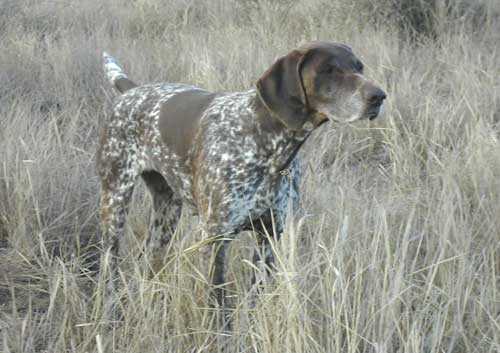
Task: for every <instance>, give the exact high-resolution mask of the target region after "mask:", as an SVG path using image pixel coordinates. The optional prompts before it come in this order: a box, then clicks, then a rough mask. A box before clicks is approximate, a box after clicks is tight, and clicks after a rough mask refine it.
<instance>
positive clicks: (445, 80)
mask: <svg viewBox="0 0 500 353" xmlns="http://www.w3.org/2000/svg"><path fill="white" fill-rule="evenodd" d="M499 14H500V4H499V3H498V2H497V1H495V0H480V1H472V0H457V1H451V0H449V1H436V2H430V1H426V0H425V1H424V0H417V1H413V2H411V1H407V0H405V1H401V2H397V1H395V0H383V1H371V0H360V1H357V2H351V1H347V0H334V1H322V0H309V1H301V2H292V1H287V0H279V1H271V0H246V1H244V0H240V1H229V0H213V1H208V0H192V1H187V0H186V1H184V0H172V1H159V0H150V1H144V0H141V1H139V0H137V1H133V2H132V1H130V2H125V1H119V0H111V1H107V2H99V1H97V0H82V1H66V0H61V1H56V0H39V1H35V0H17V1H15V0H0V83H1V84H0V336H1V343H0V347H1V348H0V351H2V352H6V353H7V352H82V353H83V352H99V353H100V352H113V351H116V352H217V351H220V349H221V346H220V345H219V344H218V342H217V334H216V332H215V331H214V324H213V322H214V317H215V315H214V312H213V310H212V309H210V307H209V306H208V304H207V302H208V299H207V296H208V290H207V289H208V285H207V283H206V281H205V279H204V276H203V269H204V267H205V264H203V263H201V261H200V259H199V256H198V252H197V251H190V250H191V249H192V247H193V246H194V245H195V244H196V243H197V241H198V240H199V235H200V234H199V231H198V228H197V222H196V220H193V219H191V218H190V217H189V215H188V214H185V215H183V218H182V220H181V222H180V226H179V228H178V230H177V232H176V236H175V240H174V241H173V242H172V246H171V249H170V250H169V253H168V254H166V258H167V262H166V266H165V269H164V271H163V272H162V273H160V274H159V275H158V276H157V277H156V278H153V279H149V278H148V277H147V276H146V275H144V273H143V272H144V271H143V268H144V263H143V261H141V260H140V259H139V256H140V254H141V251H142V242H143V239H144V237H145V234H146V232H147V228H148V222H149V216H150V200H149V197H148V196H147V194H146V193H145V189H144V187H143V186H142V185H141V186H140V187H139V188H138V189H137V191H136V192H135V194H134V202H133V205H132V209H131V211H130V215H129V221H128V226H127V235H126V244H127V245H126V249H125V252H124V257H125V260H124V262H123V264H122V271H123V272H122V274H123V276H122V280H123V286H122V294H123V305H124V307H123V310H122V311H123V314H124V320H123V322H122V323H121V324H120V325H118V326H117V327H116V328H115V329H114V330H113V331H111V332H108V331H106V330H105V326H106V325H105V323H104V321H103V318H102V307H103V305H104V303H103V295H102V288H103V279H102V278H100V277H99V276H97V275H96V274H94V273H92V272H91V270H92V269H93V268H95V267H92V265H93V264H94V263H95V261H96V259H99V256H100V249H99V242H98V239H97V229H98V217H97V212H96V211H97V202H98V195H99V184H98V179H97V175H96V171H95V168H94V153H95V148H96V143H97V131H98V126H99V123H100V121H102V120H103V119H105V118H106V114H107V112H108V110H109V107H110V102H111V98H112V95H113V93H112V91H111V89H110V88H109V85H108V83H107V82H106V81H105V77H104V75H103V72H102V69H101V62H100V60H101V53H102V51H104V50H106V51H108V52H110V53H112V54H113V55H114V56H115V57H117V58H118V59H119V60H120V62H122V63H123V64H124V66H125V69H126V71H127V72H128V73H129V74H130V76H131V77H132V78H133V79H134V80H135V81H138V82H141V83H146V82H154V81H172V82H186V83H192V84H196V85H199V86H202V87H205V88H207V89H210V90H228V91H229V90H243V89H246V88H248V87H250V86H251V85H252V84H253V83H254V82H255V81H256V79H257V78H258V77H259V76H260V75H261V74H262V73H263V72H264V70H265V69H266V68H267V67H268V66H269V65H270V64H271V63H272V62H273V60H274V58H275V57H277V56H279V55H283V54H284V53H286V52H287V51H289V50H291V49H292V48H294V47H297V46H298V45H300V44H301V43H302V42H304V41H307V40H311V39H326V40H336V41H342V42H345V43H348V44H350V45H351V46H352V47H353V48H354V51H355V52H356V53H357V54H358V56H359V57H360V58H361V59H362V60H363V61H364V63H365V64H366V67H367V70H366V71H367V72H366V74H367V76H369V77H371V78H373V79H374V80H375V81H377V82H378V83H379V84H380V85H381V86H382V87H384V88H385V89H386V91H387V92H388V96H389V98H388V101H387V105H386V108H387V109H386V113H385V116H384V117H383V118H382V119H378V120H375V121H374V122H371V123H367V122H360V123H356V124H352V125H349V126H339V125H331V124H330V125H325V126H323V127H322V128H320V129H319V130H318V131H316V132H315V133H314V136H313V137H312V138H311V139H310V140H309V141H308V142H307V143H306V146H305V148H304V150H303V153H302V158H303V160H304V161H306V163H307V168H306V175H305V178H304V182H303V185H302V201H301V202H302V205H301V206H302V208H303V210H304V212H303V213H304V216H303V217H301V218H299V217H297V218H293V219H289V222H288V226H287V231H286V232H285V234H284V235H283V238H282V240H281V241H280V242H279V243H277V244H275V250H276V254H277V271H276V273H275V278H274V281H273V283H270V284H269V285H268V286H267V287H266V288H265V290H264V292H263V293H262V294H260V295H258V296H255V295H254V294H255V293H253V292H252V290H251V287H250V276H251V273H252V271H253V267H252V266H251V264H250V260H251V254H252V251H253V247H254V242H253V240H252V237H251V235H250V234H242V235H241V237H239V238H238V239H237V240H236V241H234V244H233V247H232V250H231V256H230V271H229V272H230V273H229V279H230V280H231V284H230V286H229V289H230V291H231V295H232V306H233V308H234V312H233V316H234V332H233V335H232V337H231V338H229V351H235V352H259V353H266V352H269V353H271V352H273V353H274V352H276V353H278V352H279V353H281V352H308V353H309V352H328V353H361V352H373V353H386V352H394V353H396V352H398V353H417V352H418V353H420V352H424V353H445V352H446V353H476V352H477V353H496V352H499V351H500V222H499V219H500V142H499V121H500V71H499V70H500V65H499V63H500V51H499V42H500V36H499V35H498V33H500V15H499ZM252 298H254V299H255V302H256V305H255V307H253V308H252V307H251V306H250V302H251V301H252Z"/></svg>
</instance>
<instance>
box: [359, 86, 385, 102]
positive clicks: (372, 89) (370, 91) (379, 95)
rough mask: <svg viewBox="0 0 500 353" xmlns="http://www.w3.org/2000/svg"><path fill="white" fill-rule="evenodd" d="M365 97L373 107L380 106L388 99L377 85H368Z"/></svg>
mask: <svg viewBox="0 0 500 353" xmlns="http://www.w3.org/2000/svg"><path fill="white" fill-rule="evenodd" d="M364 96H365V99H366V100H367V101H368V103H370V104H373V105H380V104H382V101H383V100H384V99H386V98H387V95H386V94H385V92H384V91H383V90H382V89H380V88H379V87H377V86H375V85H367V87H365V92H364Z"/></svg>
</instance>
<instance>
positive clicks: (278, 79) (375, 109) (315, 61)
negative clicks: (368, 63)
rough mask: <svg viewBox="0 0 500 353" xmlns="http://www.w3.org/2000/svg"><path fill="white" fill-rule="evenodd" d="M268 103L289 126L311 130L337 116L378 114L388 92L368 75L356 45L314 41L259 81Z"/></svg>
mask: <svg viewBox="0 0 500 353" xmlns="http://www.w3.org/2000/svg"><path fill="white" fill-rule="evenodd" d="M257 91H258V93H259V96H260V98H261V100H262V101H263V102H264V105H265V106H266V107H267V108H268V109H269V110H270V111H271V112H272V113H273V114H274V115H275V116H276V117H277V118H278V119H279V120H280V121H281V122H282V123H284V124H285V125H286V126H287V127H288V128H290V129H292V130H301V129H304V128H305V129H311V128H314V127H316V126H318V125H320V124H321V123H323V122H324V121H326V120H328V119H331V120H335V121H341V122H351V121H356V120H360V119H375V118H376V117H377V116H378V114H379V112H380V108H381V106H382V103H383V101H384V99H385V98H386V94H385V92H384V91H383V90H382V89H381V88H380V87H378V86H377V85H376V84H375V83H373V82H371V81H370V80H368V79H367V78H366V77H365V76H364V75H363V64H362V63H361V61H360V60H359V59H358V58H357V57H356V55H354V53H353V52H352V50H351V48H349V47H348V46H346V45H344V44H339V43H332V42H312V43H309V44H306V45H304V46H302V47H300V48H298V49H296V50H293V51H292V52H290V53H289V54H287V55H285V56H283V57H281V58H279V59H278V60H277V61H276V62H275V63H274V64H273V65H272V66H271V67H270V68H269V69H268V70H267V71H266V72H265V73H264V75H262V77H261V78H260V79H259V80H258V81H257Z"/></svg>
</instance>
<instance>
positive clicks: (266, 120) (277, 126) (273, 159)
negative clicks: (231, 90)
mask: <svg viewBox="0 0 500 353" xmlns="http://www.w3.org/2000/svg"><path fill="white" fill-rule="evenodd" d="M254 93H255V96H254V97H252V104H251V109H252V110H253V111H254V116H255V125H256V128H257V130H258V131H259V134H258V139H259V141H257V143H258V145H259V146H260V147H261V148H262V149H263V150H264V153H265V154H266V156H267V159H268V161H269V164H270V165H269V167H270V168H269V169H270V172H271V173H273V172H276V173H277V172H281V171H283V170H285V169H287V168H288V166H289V164H290V163H291V162H292V161H293V159H294V158H295V156H296V155H297V153H298V151H299V150H300V148H301V146H302V145H303V143H304V142H305V141H306V140H307V138H308V137H309V136H310V134H311V132H312V129H311V130H306V129H303V130H299V131H294V130H291V129H289V128H287V127H286V126H285V125H284V124H283V123H282V122H281V121H280V120H279V119H277V118H276V117H275V116H273V115H272V113H271V112H270V111H269V110H268V109H267V107H266V106H265V105H264V104H263V102H262V101H261V99H260V97H258V94H257V92H256V91H255V92H254Z"/></svg>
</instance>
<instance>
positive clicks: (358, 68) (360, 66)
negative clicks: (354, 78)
mask: <svg viewBox="0 0 500 353" xmlns="http://www.w3.org/2000/svg"><path fill="white" fill-rule="evenodd" d="M354 68H355V69H356V71H358V72H360V73H363V69H364V66H363V63H362V62H361V61H359V60H358V61H356V63H354Z"/></svg>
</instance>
